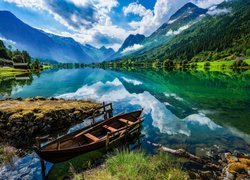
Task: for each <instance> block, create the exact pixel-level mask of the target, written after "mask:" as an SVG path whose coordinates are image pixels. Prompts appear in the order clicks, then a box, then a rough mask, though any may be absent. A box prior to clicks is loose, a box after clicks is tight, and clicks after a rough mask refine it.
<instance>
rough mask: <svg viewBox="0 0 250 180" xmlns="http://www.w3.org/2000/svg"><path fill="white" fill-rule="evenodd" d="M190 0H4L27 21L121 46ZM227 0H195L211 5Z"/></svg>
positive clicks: (3, 6)
mask: <svg viewBox="0 0 250 180" xmlns="http://www.w3.org/2000/svg"><path fill="white" fill-rule="evenodd" d="M189 1H190V0H1V1H0V10H9V11H11V12H12V13H13V14H15V15H16V16H17V17H18V18H19V19H21V20H22V21H24V22H25V23H27V24H29V25H31V26H33V27H36V28H39V29H42V30H44V31H46V32H50V33H54V34H58V35H62V36H68V37H73V38H74V39H75V40H76V41H78V42H81V43H83V44H85V43H88V44H91V45H94V46H96V47H100V46H103V45H104V46H106V47H112V48H114V49H118V48H119V46H120V45H121V43H122V42H123V41H124V39H125V38H126V37H127V36H128V35H129V34H136V33H140V34H144V35H146V36H149V35H150V34H151V33H152V32H154V31H155V30H156V29H157V28H158V27H159V26H160V25H162V24H163V23H165V22H167V20H168V19H169V17H170V16H171V15H172V14H173V13H174V12H176V11H177V10H178V9H179V8H181V7H182V6H183V5H185V4H186V3H187V2H189ZM222 1H223V0H192V2H194V3H195V4H197V5H198V6H200V7H203V8H207V7H209V6H211V5H213V4H218V3H220V2H222Z"/></svg>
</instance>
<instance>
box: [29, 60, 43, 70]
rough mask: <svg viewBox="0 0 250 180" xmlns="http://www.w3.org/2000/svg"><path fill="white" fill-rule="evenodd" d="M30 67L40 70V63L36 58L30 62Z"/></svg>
mask: <svg viewBox="0 0 250 180" xmlns="http://www.w3.org/2000/svg"><path fill="white" fill-rule="evenodd" d="M31 68H32V69H37V70H40V69H41V63H40V62H39V61H38V60H37V59H36V60H35V61H34V62H33V63H32V64H31Z"/></svg>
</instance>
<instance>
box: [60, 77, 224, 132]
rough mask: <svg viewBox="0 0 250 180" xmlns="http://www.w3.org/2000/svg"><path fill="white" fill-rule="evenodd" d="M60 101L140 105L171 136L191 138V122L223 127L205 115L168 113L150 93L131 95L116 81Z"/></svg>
mask: <svg viewBox="0 0 250 180" xmlns="http://www.w3.org/2000/svg"><path fill="white" fill-rule="evenodd" d="M58 98H66V99H87V100H94V101H97V102H113V103H115V102H119V103H120V102H126V103H128V104H130V105H133V106H135V105H139V106H141V107H143V108H144V114H146V115H150V116H151V118H152V120H153V122H152V125H153V126H154V127H155V128H158V129H159V131H160V132H161V133H165V134H168V135H176V134H182V135H186V136H190V135H191V130H190V129H189V128H188V124H189V123H192V124H194V123H195V124H198V125H200V126H207V127H208V128H209V129H210V130H215V129H217V128H220V126H218V125H216V124H215V123H214V122H213V121H211V120H210V119H209V118H207V117H205V115H202V114H192V115H190V116H188V117H186V118H184V119H180V118H178V117H177V116H176V115H174V114H173V113H172V112H171V111H170V110H168V109H167V107H166V105H165V104H164V103H162V102H160V101H159V100H158V99H156V98H155V97H154V96H153V95H151V94H150V93H149V92H147V91H144V92H143V93H139V94H136V93H129V92H128V91H127V90H126V88H125V87H124V85H123V84H122V83H121V81H119V80H118V79H117V78H116V79H114V80H113V81H108V82H106V83H103V82H100V81H99V82H97V83H95V84H92V85H85V86H83V87H82V88H80V89H78V90H77V91H76V92H73V93H67V94H63V95H60V96H58Z"/></svg>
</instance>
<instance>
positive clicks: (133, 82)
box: [122, 77, 142, 86]
mask: <svg viewBox="0 0 250 180" xmlns="http://www.w3.org/2000/svg"><path fill="white" fill-rule="evenodd" d="M122 79H123V80H124V81H126V82H127V83H131V84H133V85H134V86H138V85H141V84H142V82H141V81H138V80H135V79H128V78H126V77H122Z"/></svg>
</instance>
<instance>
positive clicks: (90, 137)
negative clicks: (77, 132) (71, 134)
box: [84, 133, 99, 141]
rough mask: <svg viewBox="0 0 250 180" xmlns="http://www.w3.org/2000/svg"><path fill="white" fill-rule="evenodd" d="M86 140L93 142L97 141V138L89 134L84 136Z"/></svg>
mask: <svg viewBox="0 0 250 180" xmlns="http://www.w3.org/2000/svg"><path fill="white" fill-rule="evenodd" d="M84 135H85V136H86V137H87V138H89V139H91V140H93V141H99V138H97V137H95V136H94V135H92V134H90V133H86V134H84Z"/></svg>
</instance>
